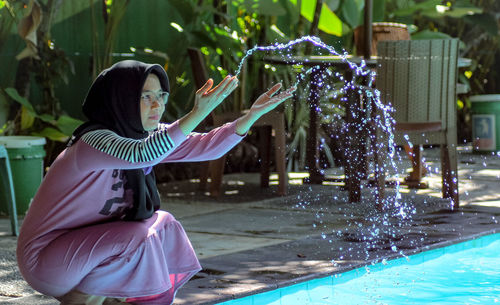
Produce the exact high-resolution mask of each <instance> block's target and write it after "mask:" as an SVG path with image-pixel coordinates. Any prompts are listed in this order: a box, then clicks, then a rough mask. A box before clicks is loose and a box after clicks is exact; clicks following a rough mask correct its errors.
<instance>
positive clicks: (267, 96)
mask: <svg viewBox="0 0 500 305" xmlns="http://www.w3.org/2000/svg"><path fill="white" fill-rule="evenodd" d="M280 88H281V83H278V84H276V85H274V86H273V87H272V88H271V89H269V90H268V91H267V92H265V93H263V94H262V95H261V96H259V98H257V100H256V101H255V102H254V103H253V105H252V107H250V110H249V114H250V115H251V116H254V117H255V118H256V119H258V118H260V117H261V116H263V115H264V114H266V113H268V112H269V111H271V110H273V109H274V108H276V107H277V106H278V105H279V104H281V103H282V102H283V101H285V100H287V99H289V98H290V97H292V96H293V92H295V90H296V89H297V88H295V87H291V88H289V89H287V90H285V91H283V92H281V93H280V94H277V95H275V94H276V92H278V90H279V89H280Z"/></svg>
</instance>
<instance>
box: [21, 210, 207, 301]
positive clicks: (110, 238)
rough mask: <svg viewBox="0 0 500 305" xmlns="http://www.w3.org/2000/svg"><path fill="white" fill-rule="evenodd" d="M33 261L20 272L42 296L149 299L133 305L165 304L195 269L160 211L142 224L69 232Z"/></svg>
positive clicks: (175, 228)
mask: <svg viewBox="0 0 500 305" xmlns="http://www.w3.org/2000/svg"><path fill="white" fill-rule="evenodd" d="M35 261H36V263H35V265H34V266H32V267H31V268H29V269H28V270H29V271H27V268H23V266H21V262H20V269H21V272H22V273H23V276H24V278H25V279H26V281H27V282H28V283H29V284H30V285H31V286H32V287H33V288H34V289H35V290H38V291H39V292H41V293H43V294H46V295H51V296H55V297H58V296H62V295H64V294H66V293H68V292H69V291H71V290H73V289H76V290H79V291H81V292H83V293H86V294H90V295H99V296H108V297H118V298H138V297H145V296H155V297H152V298H144V301H145V302H140V299H141V298H138V299H137V301H136V303H137V304H155V301H154V300H153V299H157V298H161V304H168V303H171V302H172V301H173V299H174V296H175V293H176V291H177V290H178V289H179V288H180V287H181V286H182V285H183V284H184V283H186V282H187V281H188V280H189V279H190V278H191V277H192V276H193V275H194V274H196V273H197V272H198V271H199V270H200V269H201V267H200V263H199V261H198V259H197V258H196V254H195V252H194V250H193V247H192V246H191V243H190V242H189V239H188V237H187V235H186V233H185V231H184V229H183V228H182V226H181V225H180V223H179V222H178V221H177V220H175V218H174V217H173V216H172V215H171V214H169V213H167V212H165V211H157V212H156V213H155V214H154V215H153V217H151V218H149V219H147V220H143V221H114V222H108V223H103V224H98V225H92V226H88V227H84V228H79V229H75V230H72V231H69V232H67V233H64V234H62V235H61V236H59V237H57V238H56V239H55V240H53V241H52V242H51V243H49V244H48V246H46V247H45V248H44V249H43V250H42V251H40V253H39V255H38V257H37V258H36V260H35ZM24 267H26V266H24ZM146 300H148V301H146ZM168 300H170V301H168ZM157 301H158V302H160V300H157ZM159 304H160V303H159Z"/></svg>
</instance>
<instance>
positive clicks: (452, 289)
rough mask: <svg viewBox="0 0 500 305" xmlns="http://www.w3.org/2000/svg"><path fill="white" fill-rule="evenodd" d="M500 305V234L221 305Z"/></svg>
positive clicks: (221, 304)
mask: <svg viewBox="0 0 500 305" xmlns="http://www.w3.org/2000/svg"><path fill="white" fill-rule="evenodd" d="M430 303H432V304H440V305H444V304H500V233H496V234H492V235H487V236H483V237H480V238H477V239H474V240H470V241H466V242H462V243H458V244H454V245H451V246H448V247H444V248H438V249H434V250H430V251H425V252H422V253H418V254H415V255H411V256H409V257H406V258H405V257H403V258H398V259H395V260H390V261H385V260H384V261H382V262H380V263H377V264H374V265H369V266H366V267H361V268H358V269H354V270H351V271H348V272H345V273H342V274H338V275H332V276H328V277H324V278H319V279H315V280H311V281H308V282H303V283H299V284H295V285H292V286H288V287H283V288H280V289H276V290H272V291H268V292H264V293H260V294H256V295H252V296H248V297H244V298H241V299H236V300H231V301H227V302H223V303H220V304H219V305H266V304H267V305H299V304H300V305H306V304H342V305H343V304H398V305H399V304H430Z"/></svg>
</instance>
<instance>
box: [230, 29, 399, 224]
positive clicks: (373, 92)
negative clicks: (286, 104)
mask: <svg viewBox="0 0 500 305" xmlns="http://www.w3.org/2000/svg"><path fill="white" fill-rule="evenodd" d="M302 42H310V43H312V44H313V45H315V46H317V47H320V48H322V49H325V50H327V51H328V52H329V53H330V54H333V55H336V56H339V57H340V59H341V60H343V61H344V62H346V63H347V64H348V65H349V68H350V69H351V70H353V71H354V72H355V73H354V75H355V76H367V75H369V81H368V85H367V86H363V87H362V88H361V89H363V90H364V93H365V94H366V97H367V98H368V99H370V100H371V101H374V102H375V105H376V107H377V108H379V109H380V110H382V113H383V124H381V125H382V126H381V127H382V131H383V132H384V133H385V134H387V135H389V139H388V146H389V154H388V155H389V160H391V165H392V167H393V168H396V164H395V161H394V157H395V155H396V145H395V138H394V133H393V132H392V126H394V123H395V122H394V119H393V118H392V117H391V115H390V113H392V112H393V111H394V109H393V108H392V107H391V106H390V105H385V104H384V103H382V101H381V99H380V91H379V90H377V89H373V88H371V87H372V84H373V81H374V80H375V76H376V73H375V72H374V71H371V70H370V69H368V68H367V66H366V62H365V61H364V60H362V61H361V63H360V64H359V65H357V64H356V63H353V62H351V61H349V59H348V55H347V53H343V54H340V53H339V52H337V51H336V50H335V49H334V48H333V47H332V46H329V45H327V44H325V43H324V42H323V41H321V39H320V38H319V37H316V36H304V37H301V38H297V39H295V40H291V41H289V42H287V43H275V44H273V45H268V46H255V47H253V48H251V49H250V50H248V51H247V53H246V54H245V56H244V57H243V58H242V60H241V62H240V64H239V65H238V69H237V70H236V72H235V75H236V76H238V75H239V74H240V72H241V69H242V67H243V65H244V63H245V61H246V59H247V58H248V57H250V56H252V54H253V53H254V52H256V51H276V50H284V49H288V48H291V47H292V46H294V45H296V44H299V43H302ZM317 68H318V66H313V67H311V68H309V69H308V70H307V71H306V72H305V73H302V75H303V76H302V77H298V78H297V81H296V82H295V84H294V86H295V87H297V85H298V84H299V82H301V81H303V80H304V79H305V75H307V74H310V73H311V72H312V71H313V70H314V69H317ZM342 80H343V79H342ZM354 81H355V78H353V80H351V81H350V82H346V81H345V80H344V82H345V83H346V85H347V86H348V87H351V89H354V87H355V85H354ZM378 170H383V169H378ZM382 174H384V173H382ZM396 176H398V174H397V173H396ZM401 199H402V197H401V193H400V184H399V182H396V198H395V202H394V206H395V207H396V208H399V212H398V213H397V215H399V216H400V217H402V218H403V219H405V218H407V217H408V214H407V213H406V211H405V209H404V206H403V205H402V204H400V202H399V200H401Z"/></svg>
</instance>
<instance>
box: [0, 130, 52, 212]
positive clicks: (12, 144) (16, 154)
mask: <svg viewBox="0 0 500 305" xmlns="http://www.w3.org/2000/svg"><path fill="white" fill-rule="evenodd" d="M45 142H46V141H45V138H43V137H31V136H6V137H0V145H3V146H5V148H6V149H7V153H8V155H9V161H10V167H11V171H12V180H13V182H14V192H15V195H16V204H17V205H16V208H17V213H18V214H19V215H24V214H26V211H28V208H29V205H30V203H31V200H32V199H33V197H34V196H35V193H36V191H37V190H38V187H39V186H40V183H41V182H42V178H43V158H44V157H45V150H44V147H43V146H44V145H45ZM0 188H2V186H1V185H0ZM1 191H2V192H6V191H7V190H3V189H2V190H1ZM3 197H4V196H1V197H0V200H1V202H0V214H4V215H7V214H8V205H7V202H4V200H5V199H4V198H3Z"/></svg>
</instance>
